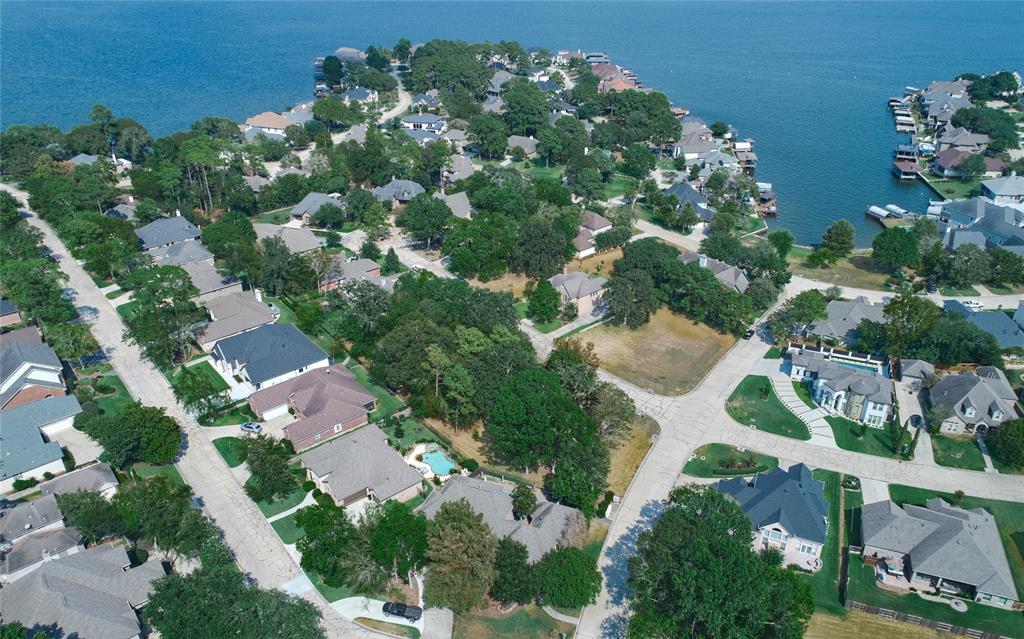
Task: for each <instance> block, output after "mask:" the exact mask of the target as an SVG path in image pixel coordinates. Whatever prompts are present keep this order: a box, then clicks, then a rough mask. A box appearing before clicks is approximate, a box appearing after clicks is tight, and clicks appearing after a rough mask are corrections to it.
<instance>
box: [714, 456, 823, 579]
mask: <svg viewBox="0 0 1024 639" xmlns="http://www.w3.org/2000/svg"><path fill="white" fill-rule="evenodd" d="M717 490H718V492H720V493H722V494H723V495H726V496H728V497H729V498H731V499H733V500H734V501H736V503H738V504H739V506H740V509H741V510H743V514H744V515H746V516H747V519H749V520H750V523H751V527H752V528H753V531H754V542H753V546H754V549H755V550H758V551H760V550H761V549H762V548H778V549H779V550H780V551H781V552H782V555H783V557H784V558H785V559H784V561H785V563H786V564H787V565H788V564H794V565H796V566H799V567H800V568H803V569H812V570H816V569H817V568H818V567H820V566H821V561H820V560H821V551H822V548H823V547H824V546H825V537H826V535H827V534H828V526H829V522H828V504H827V503H826V502H825V484H824V483H823V482H821V481H819V480H817V479H814V477H813V476H812V475H811V469H810V468H808V467H807V466H805V465H803V464H795V465H793V466H790V467H789V470H782V469H781V468H773V469H772V470H769V471H767V472H763V473H758V474H757V475H754V477H753V479H752V480H751V481H749V482H748V481H747V480H746V479H744V478H743V477H736V478H733V479H723V480H721V481H719V482H718V487H717Z"/></svg>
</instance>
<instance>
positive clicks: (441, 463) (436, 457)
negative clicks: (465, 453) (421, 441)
mask: <svg viewBox="0 0 1024 639" xmlns="http://www.w3.org/2000/svg"><path fill="white" fill-rule="evenodd" d="M423 461H424V462H426V463H427V464H430V469H431V470H433V471H434V474H435V475H440V476H442V477H443V476H445V475H449V474H451V472H452V471H453V470H455V467H456V464H455V462H453V461H452V460H451V459H449V458H448V455H447V454H445V452H444V451H443V450H441V449H440V448H438V446H437V444H430V445H428V446H427V450H426V452H424V453H423Z"/></svg>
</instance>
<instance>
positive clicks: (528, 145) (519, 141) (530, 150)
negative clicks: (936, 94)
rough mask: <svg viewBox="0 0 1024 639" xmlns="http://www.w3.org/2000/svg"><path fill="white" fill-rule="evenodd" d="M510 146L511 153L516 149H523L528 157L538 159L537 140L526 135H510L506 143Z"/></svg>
mask: <svg viewBox="0 0 1024 639" xmlns="http://www.w3.org/2000/svg"><path fill="white" fill-rule="evenodd" d="M506 143H507V144H508V148H509V151H510V152H511V151H514V150H515V149H522V150H523V152H524V153H526V157H528V158H535V157H537V138H533V137H527V136H525V135H510V136H508V140H507V141H506Z"/></svg>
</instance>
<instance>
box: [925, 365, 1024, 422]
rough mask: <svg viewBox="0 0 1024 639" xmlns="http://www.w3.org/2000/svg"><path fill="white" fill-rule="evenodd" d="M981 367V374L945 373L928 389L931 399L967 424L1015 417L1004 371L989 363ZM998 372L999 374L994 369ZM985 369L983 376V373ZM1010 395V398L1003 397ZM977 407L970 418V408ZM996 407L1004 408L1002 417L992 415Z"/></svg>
mask: <svg viewBox="0 0 1024 639" xmlns="http://www.w3.org/2000/svg"><path fill="white" fill-rule="evenodd" d="M982 368H983V369H984V371H982V369H981V368H979V369H978V372H979V374H977V375H975V374H972V373H963V374H960V375H946V376H944V377H943V378H942V379H940V380H939V381H938V382H937V383H936V384H935V386H932V388H931V390H930V391H929V396H928V397H929V401H931V403H932V404H933V405H936V406H945V407H947V408H949V409H950V410H952V411H953V413H954V414H955V415H956V416H957V417H958V418H959V419H960V420H961V421H963V422H964V423H967V424H987V425H989V426H995V425H998V424H1001V423H1002V422H1003V421H1004V420H1007V419H1012V418H1013V417H1014V408H1013V403H1014V397H1013V391H1012V389H1010V390H1009V392H1008V391H1007V387H1008V386H1009V382H1007V381H1006V378H1005V376H1002V371H999V370H998V369H996V368H994V367H991V366H986V367H982ZM993 371H997V372H998V375H997V374H996V373H995V372H993ZM982 372H984V375H982V374H981V373H982ZM1004 395H1009V397H1003V396H1004ZM969 408H973V409H974V415H973V416H970V417H968V416H967V410H968V409H969ZM993 408H995V409H998V410H1000V411H1002V417H1000V418H999V419H994V418H992V417H990V413H991V412H992V410H993Z"/></svg>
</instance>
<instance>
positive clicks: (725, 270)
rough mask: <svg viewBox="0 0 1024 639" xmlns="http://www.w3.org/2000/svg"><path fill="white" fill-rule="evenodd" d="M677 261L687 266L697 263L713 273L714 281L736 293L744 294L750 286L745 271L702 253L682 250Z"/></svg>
mask: <svg viewBox="0 0 1024 639" xmlns="http://www.w3.org/2000/svg"><path fill="white" fill-rule="evenodd" d="M679 261H680V262H685V263H687V264H689V263H690V262H697V264H698V265H700V266H701V267H702V268H706V269H708V270H709V271H711V272H712V273H714V274H715V279H716V280H718V281H719V282H721V283H722V285H723V286H725V287H726V288H728V289H730V290H733V291H736V292H737V293H746V292H747V288H748V287H749V286H750V279H749V278H748V277H747V273H746V271H744V270H743V269H741V268H740V267H738V266H733V265H732V264H728V263H726V262H723V261H721V260H716V259H715V258H713V257H708V256H707V255H704V254H703V253H696V252H694V251H690V250H684V251H683V252H682V253H681V254H680V255H679Z"/></svg>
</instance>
